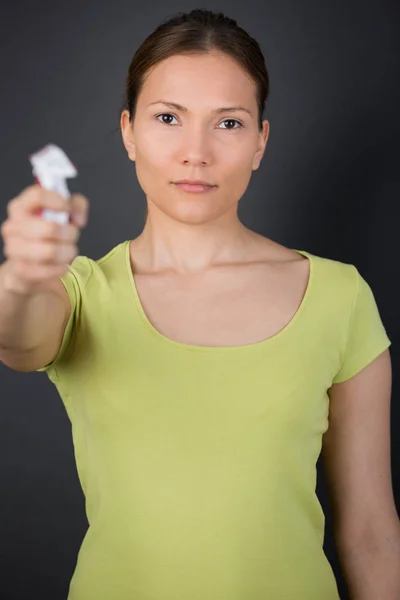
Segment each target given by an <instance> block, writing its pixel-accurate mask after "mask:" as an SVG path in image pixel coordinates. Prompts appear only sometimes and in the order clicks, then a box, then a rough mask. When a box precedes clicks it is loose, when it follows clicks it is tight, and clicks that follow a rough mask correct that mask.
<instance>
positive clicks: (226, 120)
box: [221, 119, 243, 131]
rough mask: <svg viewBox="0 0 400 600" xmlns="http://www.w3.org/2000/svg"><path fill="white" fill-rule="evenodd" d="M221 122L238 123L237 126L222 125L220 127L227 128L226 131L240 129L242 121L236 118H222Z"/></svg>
mask: <svg viewBox="0 0 400 600" xmlns="http://www.w3.org/2000/svg"><path fill="white" fill-rule="evenodd" d="M221 123H238V125H239V127H228V128H227V127H223V128H222V129H228V131H230V130H231V129H240V128H241V127H243V123H241V122H240V121H238V120H237V119H224V121H221Z"/></svg>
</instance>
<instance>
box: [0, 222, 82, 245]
mask: <svg viewBox="0 0 400 600" xmlns="http://www.w3.org/2000/svg"><path fill="white" fill-rule="evenodd" d="M1 233H2V235H3V236H5V237H6V236H10V235H16V236H19V237H21V238H24V239H43V240H55V241H57V240H59V241H65V242H72V243H76V242H77V241H78V238H79V234H80V231H79V229H78V228H77V227H76V226H74V225H71V224H68V223H67V224H65V225H64V224H60V223H56V222H55V221H47V220H46V219H43V218H41V217H35V216H32V217H30V216H28V217H25V219H23V220H22V219H21V220H13V219H8V220H7V221H5V222H4V223H3V224H2V226H1Z"/></svg>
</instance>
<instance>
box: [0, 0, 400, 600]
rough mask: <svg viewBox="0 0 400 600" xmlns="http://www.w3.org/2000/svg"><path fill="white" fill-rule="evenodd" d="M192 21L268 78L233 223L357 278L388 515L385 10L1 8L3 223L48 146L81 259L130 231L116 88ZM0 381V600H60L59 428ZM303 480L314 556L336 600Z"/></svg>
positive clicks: (392, 190)
mask: <svg viewBox="0 0 400 600" xmlns="http://www.w3.org/2000/svg"><path fill="white" fill-rule="evenodd" d="M396 5H397V8H396ZM193 8H208V9H211V10H222V11H223V12H225V13H226V14H227V15H228V16H230V17H232V18H234V19H236V20H237V21H238V23H239V24H240V25H242V26H243V27H245V28H246V29H247V30H248V31H249V32H250V33H251V34H252V35H253V36H254V37H256V38H257V39H258V41H259V42H260V45H261V47H262V50H263V52H264V53H265V56H266V61H267V66H268V68H269V73H270V78H271V95H270V100H269V103H268V106H267V112H266V118H268V119H269V120H270V123H271V133H270V138H269V142H268V147H267V151H266V153H265V156H264V159H263V162H262V164H261V168H260V169H259V170H258V171H256V172H254V174H253V178H252V180H251V182H250V186H249V188H248V190H247V192H246V194H245V195H244V197H243V198H242V200H241V202H240V211H239V214H240V216H241V218H242V220H243V221H244V222H245V224H246V225H247V226H249V227H250V228H252V229H254V230H256V231H258V232H260V233H262V234H263V235H265V236H267V237H270V238H272V239H274V240H277V241H278V242H279V243H281V244H284V245H287V246H289V247H291V248H298V249H305V250H308V251H309V252H312V253H314V254H318V255H321V256H325V257H328V258H333V259H335V260H340V261H343V262H349V263H353V264H355V265H356V266H357V268H358V269H359V271H360V273H361V274H362V275H363V276H364V277H365V278H366V279H367V281H368V282H369V284H370V285H371V287H372V289H373V291H374V294H375V297H376V300H377V302H378V306H379V309H380V313H381V317H382V319H383V322H384V324H385V327H386V329H387V332H388V335H389V337H390V339H391V340H392V346H391V355H392V363H393V396H392V450H393V452H392V468H393V485H394V492H395V499H396V502H397V507H398V509H399V504H400V454H399V440H400V433H399V425H400V414H399V406H398V391H397V373H398V369H399V367H400V363H399V357H398V339H399V337H398V334H399V331H398V329H399V319H398V318H397V315H398V310H397V286H396V283H397V279H398V277H399V273H400V267H399V253H398V246H397V240H398V226H399V225H398V221H397V220H396V218H395V216H397V212H396V211H397V204H398V202H399V201H400V176H399V169H398V164H399V158H400V156H399V150H398V138H399V134H400V120H399V106H400V84H399V77H398V74H399V72H400V69H399V67H400V52H399V41H398V40H399V39H400V36H399V8H398V4H397V2H394V1H393V2H389V1H386V2H385V1H384V0H369V2H368V3H365V2H364V1H363V0H337V1H336V2H320V1H319V0H305V1H302V2H298V1H296V0H258V1H257V0H250V1H247V2H245V3H244V2H243V3H242V2H230V3H229V2H227V1H226V0H224V1H222V2H220V3H216V2H209V3H208V4H207V5H201V6H200V5H197V4H196V3H193V2H178V1H174V2H169V3H165V2H159V1H157V0H153V2H151V3H150V2H148V3H145V2H140V3H137V2H132V1H129V2H127V1H123V0H113V1H108V2H107V1H99V0H96V1H94V0H90V1H89V0H86V1H84V2H78V1H77V0H69V1H68V2H57V1H55V2H54V1H53V0H52V1H44V0H37V1H35V2H28V0H26V1H24V2H23V1H22V2H21V1H17V0H15V1H14V2H11V0H2V2H1V9H0V13H1V18H0V67H1V68H0V72H1V85H0V94H1V98H0V101H1V113H0V114H1V135H0V159H1V164H0V170H1V187H0V190H1V194H0V202H1V205H0V206H1V221H3V220H4V219H5V218H6V205H7V203H8V201H9V200H10V199H11V198H12V197H13V196H15V195H17V194H18V193H19V192H20V191H21V190H22V189H23V188H24V187H26V186H27V185H30V184H31V183H32V182H33V180H32V174H31V168H30V164H29V161H28V155H29V154H30V153H31V152H33V151H35V150H37V149H39V148H40V147H42V146H43V145H45V144H47V143H49V142H52V143H55V144H58V145H60V146H61V147H62V148H63V149H64V150H65V151H66V152H67V154H68V155H69V156H70V157H71V159H72V160H73V161H74V163H75V164H76V165H77V167H78V170H79V176H78V178H77V179H76V180H71V183H70V189H71V190H72V191H73V192H78V191H79V192H81V193H83V194H85V195H86V196H87V197H88V198H89V199H90V202H91V213H90V222H89V225H88V227H87V228H86V229H85V230H84V232H83V234H82V237H81V240H80V244H79V249H80V254H83V255H87V256H90V257H91V258H93V259H98V258H100V257H101V256H103V255H104V254H106V253H107V252H108V251H109V250H110V249H111V248H112V247H114V246H115V245H116V244H118V243H119V242H121V241H123V240H126V239H131V238H133V237H136V236H137V235H138V234H139V233H140V231H141V229H142V225H143V215H144V210H145V197H144V195H143V192H142V190H141V188H140V187H139V184H138V182H137V180H136V175H135V170H134V165H133V163H131V162H130V161H129V160H128V158H127V156H126V153H125V150H124V148H123V146H122V142H121V136H120V133H119V131H118V127H119V116H120V106H121V102H122V99H123V96H122V93H123V86H124V80H125V76H126V73H127V68H128V64H129V61H130V59H131V57H132V55H133V53H134V51H135V50H136V48H137V46H138V45H139V44H140V43H141V42H142V41H143V40H144V38H145V37H146V36H147V35H148V34H149V33H150V32H151V31H152V30H153V29H154V28H155V27H156V26H157V25H158V24H159V22H160V21H161V20H162V19H164V18H165V17H167V16H171V15H172V14H173V13H175V12H177V11H181V10H185V11H188V10H191V9H193ZM1 260H2V261H3V260H4V255H2V257H1ZM0 382H1V385H0V395H1V411H0V414H1V418H0V477H1V494H0V552H1V560H0V570H1V572H0V575H1V576H0V597H1V598H2V599H3V600H22V599H25V598H26V599H27V598H40V599H41V600H47V599H49V600H50V599H51V600H55V599H57V600H58V599H60V600H61V599H63V598H66V596H67V591H68V585H69V581H70V578H71V576H72V572H73V569H74V566H75V561H76V557H77V553H78V550H79V547H80V544H81V541H82V539H83V536H84V534H85V531H86V528H87V521H86V515H85V506H84V498H83V494H82V491H81V488H80V486H79V481H78V477H77V473H76V469H75V462H74V455H73V446H72V439H71V429H70V423H69V420H68V418H67V414H66V412H65V410H64V407H63V405H62V402H61V400H60V398H59V396H58V394H57V391H56V389H55V387H54V386H53V384H52V383H51V382H50V381H49V380H48V379H47V376H46V375H45V374H42V373H40V374H39V373H26V374H23V373H18V372H15V371H12V370H11V369H8V368H7V367H5V366H4V365H3V364H1V363H0ZM318 468H319V471H318V472H319V475H318V488H317V491H318V495H319V497H320V499H321V502H322V504H323V508H324V510H325V513H326V515H327V523H326V542H325V550H326V553H327V556H328V558H329V560H330V561H331V563H332V566H333V568H334V571H335V574H336V576H337V578H338V584H339V586H340V591H341V594H342V597H343V598H346V597H347V594H346V591H345V587H344V585H343V582H342V576H341V572H340V566H339V564H338V560H337V555H336V552H335V547H334V542H333V538H332V532H331V528H330V516H329V515H330V513H329V506H328V502H327V495H326V489H325V484H324V479H323V473H322V472H321V469H320V466H319V465H318ZM204 600H206V599H204ZM207 600H208V599H207Z"/></svg>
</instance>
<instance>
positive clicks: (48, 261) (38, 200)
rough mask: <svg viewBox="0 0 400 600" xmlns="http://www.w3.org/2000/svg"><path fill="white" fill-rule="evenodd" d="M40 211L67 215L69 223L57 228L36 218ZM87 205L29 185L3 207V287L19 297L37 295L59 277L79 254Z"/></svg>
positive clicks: (80, 199)
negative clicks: (18, 293)
mask: <svg viewBox="0 0 400 600" xmlns="http://www.w3.org/2000/svg"><path fill="white" fill-rule="evenodd" d="M43 209H50V210H54V211H62V212H67V213H68V214H69V215H70V222H69V223H68V224H66V225H61V224H59V223H56V222H54V221H47V220H46V219H44V218H43V217H42V216H38V213H40V212H41V211H42V210H43ZM88 213H89V201H88V199H87V198H86V197H85V196H82V195H81V194H71V196H70V197H69V198H68V199H65V198H64V197H63V196H61V195H60V194H57V193H56V192H53V191H50V190H47V189H45V188H42V187H41V186H40V185H38V184H36V185H31V186H29V187H27V188H25V190H23V191H22V192H21V194H19V195H18V196H16V197H15V198H13V199H12V200H10V202H9V203H8V205H7V214H8V218H7V219H6V220H5V221H4V222H3V223H2V225H1V228H0V231H1V235H2V238H3V243H4V250H3V252H4V255H5V256H6V259H7V263H8V267H7V272H5V273H4V277H5V279H4V283H5V285H7V288H8V289H12V290H14V291H16V292H20V293H23V294H30V293H34V292H36V291H38V290H39V291H40V289H41V288H44V284H46V285H48V282H49V281H51V280H52V279H55V278H59V277H62V276H63V275H64V274H65V273H66V272H67V271H68V265H69V264H71V263H72V261H73V260H74V258H75V257H76V256H77V255H78V254H79V249H78V246H77V244H78V241H79V237H80V233H81V229H82V228H83V227H85V226H86V223H87V219H88Z"/></svg>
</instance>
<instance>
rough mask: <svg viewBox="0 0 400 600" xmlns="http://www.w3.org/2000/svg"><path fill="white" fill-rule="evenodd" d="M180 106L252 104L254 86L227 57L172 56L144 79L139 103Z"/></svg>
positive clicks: (237, 65)
mask: <svg viewBox="0 0 400 600" xmlns="http://www.w3.org/2000/svg"><path fill="white" fill-rule="evenodd" d="M161 97H162V98H163V99H164V100H167V101H170V102H178V103H179V104H182V105H183V106H187V107H188V108H189V105H191V106H193V105H194V104H201V105H203V106H204V104H207V105H210V106H212V108H215V107H216V106H215V105H216V104H219V105H224V106H226V105H227V104H226V102H228V103H229V102H231V103H232V102H233V103H235V104H236V103H239V102H240V103H245V104H246V105H247V106H248V108H251V107H252V105H254V104H255V103H256V84H255V83H254V81H253V80H252V79H251V78H250V76H249V74H248V73H247V72H246V71H245V70H244V69H243V68H242V67H241V65H240V64H239V63H238V62H236V61H235V60H234V59H233V58H231V57H230V56H227V55H226V54H221V53H212V54H200V55H199V54H195V55H176V56H170V57H168V58H166V59H165V60H163V61H161V62H159V63H157V64H156V65H155V66H154V67H152V68H151V69H150V71H149V72H148V74H147V76H146V81H145V83H144V85H143V88H142V92H141V94H140V97H139V99H138V105H139V103H142V104H147V103H149V102H151V101H155V100H157V99H158V98H161Z"/></svg>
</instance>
